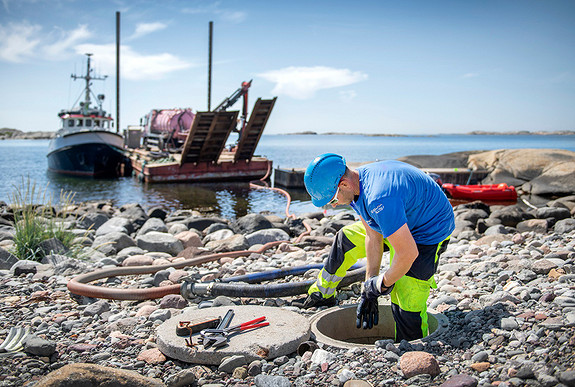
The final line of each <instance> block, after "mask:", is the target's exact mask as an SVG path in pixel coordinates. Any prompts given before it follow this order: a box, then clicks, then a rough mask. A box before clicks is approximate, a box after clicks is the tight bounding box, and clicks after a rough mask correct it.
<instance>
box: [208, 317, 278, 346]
mask: <svg viewBox="0 0 575 387" xmlns="http://www.w3.org/2000/svg"><path fill="white" fill-rule="evenodd" d="M265 319H266V318H265V316H262V317H258V318H256V319H254V320H251V321H248V322H245V323H243V324H239V325H234V326H232V327H228V328H223V329H204V330H202V331H201V333H200V334H201V335H202V336H203V337H204V338H209V340H210V341H212V342H213V346H214V347H216V348H217V347H221V346H223V345H224V344H226V342H227V341H228V336H230V335H232V334H235V333H239V332H242V331H247V330H249V329H255V328H261V327H265V326H268V325H270V323H269V322H268V321H264V320H265Z"/></svg>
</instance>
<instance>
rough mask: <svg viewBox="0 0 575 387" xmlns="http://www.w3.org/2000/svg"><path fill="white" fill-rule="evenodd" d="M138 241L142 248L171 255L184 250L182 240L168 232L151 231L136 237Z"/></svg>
mask: <svg viewBox="0 0 575 387" xmlns="http://www.w3.org/2000/svg"><path fill="white" fill-rule="evenodd" d="M136 243H137V245H138V247H139V248H141V249H144V250H148V251H157V252H162V253H167V254H170V255H171V256H176V255H178V253H180V252H181V251H182V250H184V246H183V245H182V242H180V241H179V240H178V239H176V238H175V237H174V236H173V235H172V234H170V233H167V232H165V233H164V232H157V231H150V232H148V233H147V234H144V235H139V236H138V237H136Z"/></svg>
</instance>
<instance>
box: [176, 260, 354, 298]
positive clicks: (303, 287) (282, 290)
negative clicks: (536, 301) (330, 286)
mask: <svg viewBox="0 0 575 387" xmlns="http://www.w3.org/2000/svg"><path fill="white" fill-rule="evenodd" d="M364 277H365V267H362V268H360V269H356V270H352V271H348V272H347V274H346V276H345V277H344V278H343V279H342V280H341V282H340V283H339V287H343V286H348V285H351V284H352V283H354V282H358V281H361V280H363V278H364ZM315 281H316V280H315V279H313V280H307V281H300V282H287V283H279V284H278V283H275V284H265V285H254V284H246V283H230V282H228V283H224V282H200V283H197V282H188V281H184V282H183V283H182V285H181V287H180V294H181V295H182V297H184V298H185V299H187V300H193V299H194V298H196V297H206V296H207V297H217V296H228V297H251V298H276V297H287V296H296V295H298V294H304V293H307V290H308V289H309V287H310V286H311V285H312V284H313V283H314V282H315Z"/></svg>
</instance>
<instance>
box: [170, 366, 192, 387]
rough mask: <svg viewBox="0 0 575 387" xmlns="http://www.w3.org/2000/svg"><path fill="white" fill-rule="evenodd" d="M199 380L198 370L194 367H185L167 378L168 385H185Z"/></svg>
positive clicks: (173, 386) (177, 386)
mask: <svg viewBox="0 0 575 387" xmlns="http://www.w3.org/2000/svg"><path fill="white" fill-rule="evenodd" d="M196 381H197V378H196V372H195V370H193V369H189V368H187V369H184V370H181V371H180V372H178V373H177V374H175V375H171V376H169V377H168V378H167V379H166V384H167V385H168V387H184V386H189V385H194V384H195V383H196Z"/></svg>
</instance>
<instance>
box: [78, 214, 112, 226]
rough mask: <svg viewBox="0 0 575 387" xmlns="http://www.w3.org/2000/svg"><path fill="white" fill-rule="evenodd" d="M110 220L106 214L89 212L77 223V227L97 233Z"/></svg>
mask: <svg viewBox="0 0 575 387" xmlns="http://www.w3.org/2000/svg"><path fill="white" fill-rule="evenodd" d="M108 220H110V218H108V217H107V216H106V215H104V214H99V213H96V212H87V213H86V214H84V215H83V216H82V217H81V218H80V219H79V220H78V221H77V226H78V227H80V228H83V229H84V230H94V231H97V230H98V229H99V228H100V227H101V226H102V225H103V224H104V223H106V222H107V221H108Z"/></svg>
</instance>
